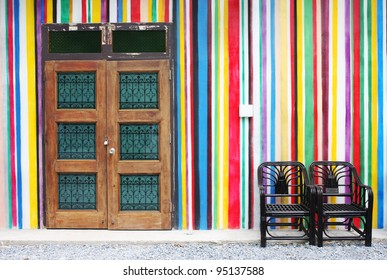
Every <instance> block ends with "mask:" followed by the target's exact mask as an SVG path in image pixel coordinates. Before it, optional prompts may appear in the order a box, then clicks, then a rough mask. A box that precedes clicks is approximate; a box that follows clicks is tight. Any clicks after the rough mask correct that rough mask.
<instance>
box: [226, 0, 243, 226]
mask: <svg viewBox="0 0 387 280" xmlns="http://www.w3.org/2000/svg"><path fill="white" fill-rule="evenodd" d="M228 5H229V7H228V18H229V19H228V24H229V26H228V37H229V209H228V218H229V220H228V228H229V229H235V228H239V227H240V159H241V156H240V118H239V104H240V98H239V96H240V75H241V73H240V62H239V53H240V46H239V43H240V42H239V41H240V33H239V27H240V25H239V24H240V17H239V11H240V7H239V1H238V0H230V1H229V4H228Z"/></svg>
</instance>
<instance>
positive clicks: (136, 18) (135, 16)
mask: <svg viewBox="0 0 387 280" xmlns="http://www.w3.org/2000/svg"><path fill="white" fill-rule="evenodd" d="M176 2H177V1H176ZM180 3H182V2H180ZM180 9H181V10H179V11H180V13H183V11H184V9H182V7H180ZM140 11H141V4H140V0H131V12H132V14H131V18H132V22H140V21H141V13H140ZM183 34H184V33H183Z"/></svg>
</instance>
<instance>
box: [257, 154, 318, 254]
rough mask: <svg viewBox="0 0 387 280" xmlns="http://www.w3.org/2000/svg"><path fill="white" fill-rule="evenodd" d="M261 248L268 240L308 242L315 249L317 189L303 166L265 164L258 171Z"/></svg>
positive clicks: (296, 164)
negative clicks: (314, 214) (314, 217)
mask: <svg viewBox="0 0 387 280" xmlns="http://www.w3.org/2000/svg"><path fill="white" fill-rule="evenodd" d="M258 187H259V191H260V203H261V205H260V210H261V214H260V218H261V221H260V222H261V225H260V231H261V247H266V243H267V242H266V241H267V240H308V241H309V244H311V245H315V225H314V219H313V218H312V219H311V215H313V213H314V208H315V206H314V203H315V188H314V187H312V186H309V184H308V175H307V171H306V168H305V166H304V165H303V164H302V163H300V162H292V161H279V162H264V163H262V164H261V165H260V166H259V167H258Z"/></svg>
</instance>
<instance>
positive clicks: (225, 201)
mask: <svg viewBox="0 0 387 280" xmlns="http://www.w3.org/2000/svg"><path fill="white" fill-rule="evenodd" d="M223 18H224V25H223V26H224V30H223V32H224V73H223V76H224V122H223V126H224V128H223V129H224V132H223V133H224V135H223V139H224V146H223V154H224V158H223V169H224V171H223V186H224V187H223V228H227V227H228V200H229V194H228V191H229V182H228V171H229V151H228V148H229V69H228V68H229V56H228V24H229V22H228V1H225V2H224V14H223ZM235 39H236V38H234V40H235ZM221 187H222V186H221Z"/></svg>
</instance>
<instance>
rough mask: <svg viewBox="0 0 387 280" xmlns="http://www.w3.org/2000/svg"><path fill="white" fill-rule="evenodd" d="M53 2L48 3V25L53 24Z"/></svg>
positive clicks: (51, 0)
mask: <svg viewBox="0 0 387 280" xmlns="http://www.w3.org/2000/svg"><path fill="white" fill-rule="evenodd" d="M52 5H53V0H49V1H47V22H46V23H53V22H54V19H53V14H54V13H53V7H52Z"/></svg>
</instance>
